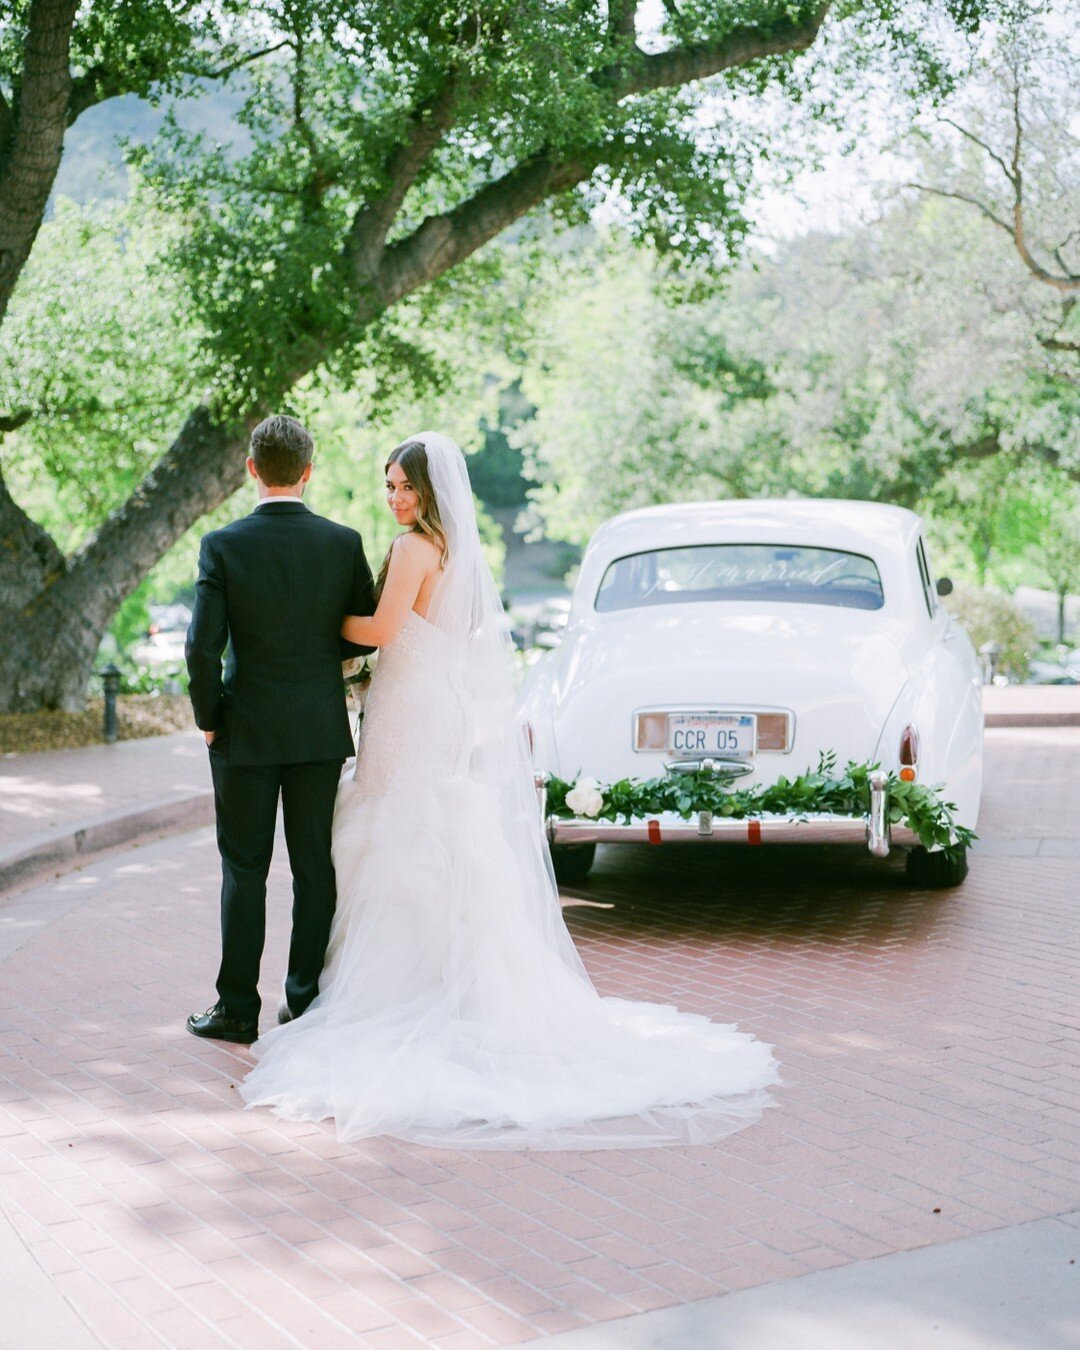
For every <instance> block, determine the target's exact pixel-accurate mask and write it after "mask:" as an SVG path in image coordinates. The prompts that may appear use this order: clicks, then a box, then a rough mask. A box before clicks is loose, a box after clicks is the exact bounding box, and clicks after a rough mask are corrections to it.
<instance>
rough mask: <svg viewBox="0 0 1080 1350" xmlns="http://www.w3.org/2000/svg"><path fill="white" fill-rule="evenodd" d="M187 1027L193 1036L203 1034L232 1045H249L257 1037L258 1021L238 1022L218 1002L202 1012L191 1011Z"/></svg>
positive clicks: (209, 1038)
mask: <svg viewBox="0 0 1080 1350" xmlns="http://www.w3.org/2000/svg"><path fill="white" fill-rule="evenodd" d="M187 1029H188V1031H190V1032H191V1034H192V1035H193V1036H205V1037H206V1038H207V1039H208V1040H211V1041H231V1042H232V1043H233V1044H234V1045H250V1044H251V1042H252V1041H257V1040H258V1039H259V1024H258V1022H238V1021H237V1020H236V1018H235V1017H230V1016H229V1015H228V1013H227V1012H226V1011H225V1009H224V1008H223V1007H222V1006H221V1004H220V1003H215V1004H214V1006H213V1007H212V1008H207V1010H206V1011H205V1012H204V1013H192V1014H191V1016H190V1017H189V1018H188V1020H187Z"/></svg>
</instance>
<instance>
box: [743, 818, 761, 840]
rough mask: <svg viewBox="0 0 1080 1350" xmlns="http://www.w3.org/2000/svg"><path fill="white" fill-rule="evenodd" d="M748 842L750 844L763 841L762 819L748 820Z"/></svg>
mask: <svg viewBox="0 0 1080 1350" xmlns="http://www.w3.org/2000/svg"><path fill="white" fill-rule="evenodd" d="M746 842H747V843H748V844H760V843H761V821H760V820H748V821H747V822H746Z"/></svg>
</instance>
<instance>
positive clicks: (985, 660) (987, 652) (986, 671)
mask: <svg viewBox="0 0 1080 1350" xmlns="http://www.w3.org/2000/svg"><path fill="white" fill-rule="evenodd" d="M1004 650H1005V649H1004V648H1003V647H1002V645H1001V643H1000V642H994V641H990V642H984V643H983V645H982V646H981V647H980V648H979V655H980V656H981V657H982V668H983V684H993V683H994V676H995V675H996V674H997V667H998V661H1000V659H1001V653H1002V652H1003V651H1004Z"/></svg>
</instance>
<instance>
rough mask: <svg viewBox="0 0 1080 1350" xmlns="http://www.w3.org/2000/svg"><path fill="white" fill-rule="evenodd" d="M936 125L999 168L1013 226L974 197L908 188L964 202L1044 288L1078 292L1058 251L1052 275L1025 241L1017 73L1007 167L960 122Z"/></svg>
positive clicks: (1079, 282) (1079, 285)
mask: <svg viewBox="0 0 1080 1350" xmlns="http://www.w3.org/2000/svg"><path fill="white" fill-rule="evenodd" d="M938 121H939V122H944V123H946V124H947V125H948V126H950V127H952V128H954V130H956V131H958V132H959V133H960V135H961V136H964V137H966V139H967V140H969V141H971V143H972V144H973V145H977V146H978V147H979V149H980V150H982V151H984V152H985V154H987V155H988V156H989V157H990V159H992V160H993V162H994V163H995V164H996V165H997V166H998V168H999V169H1000V170H1001V172H1002V174H1003V175H1004V176H1005V180H1006V182H1008V184H1009V186H1010V187H1011V188H1012V206H1011V212H1012V224H1011V225H1010V224H1008V223H1007V222H1006V221H1004V220H1003V219H1002V218H1001V217H1000V216H999V215H998V214H997V213H996V212H995V211H993V210H992V209H991V208H990V207H989V206H987V205H986V203H985V202H982V201H980V200H979V199H978V198H977V197H972V196H969V195H968V194H966V193H963V192H954V191H948V190H946V189H944V188H933V187H927V186H926V185H925V184H923V183H910V184H908V186H909V187H913V188H917V189H918V190H919V191H920V192H931V193H933V194H934V195H935V196H938V197H951V198H952V199H953V200H954V201H958V202H967V203H968V204H969V205H971V206H974V207H976V208H977V209H978V210H979V211H980V212H981V213H982V214H983V215H984V216H985V217H986V219H987V220H989V221H991V222H992V223H993V224H994V225H996V226H998V228H999V229H1002V230H1004V231H1005V233H1006V234H1007V235H1008V236H1009V238H1010V239H1011V240H1012V242H1013V247H1014V248H1015V249H1016V252H1017V253H1018V254H1019V255H1020V258H1021V261H1022V262H1023V264H1024V266H1025V267H1026V268H1027V269H1028V271H1029V272H1030V273H1031V274H1032V276H1033V277H1036V278H1037V279H1038V280H1039V281H1041V282H1043V283H1044V284H1045V285H1047V286H1053V287H1054V288H1055V289H1056V290H1059V291H1066V292H1077V291H1080V276H1078V275H1077V274H1076V273H1074V272H1072V271H1070V269H1069V268H1068V267H1066V266H1065V260H1064V258H1063V257H1062V255H1061V249H1060V248H1058V249H1055V250H1053V253H1054V257H1055V258H1056V259H1057V262H1058V263H1059V265H1060V267H1061V272H1060V274H1059V273H1055V272H1052V271H1050V269H1049V268H1047V267H1044V266H1043V265H1042V263H1040V262H1039V261H1038V259H1037V258H1036V257H1035V255H1034V254H1033V253H1032V251H1031V246H1030V245H1029V243H1028V239H1027V230H1026V226H1025V223H1024V173H1023V165H1022V154H1023V139H1024V126H1023V119H1022V117H1021V115H1020V80H1019V77H1018V76H1017V74H1016V72H1015V71H1014V72H1013V84H1012V123H1013V138H1012V151H1011V154H1010V159H1009V162H1008V163H1006V162H1005V160H1004V159H1003V157H1002V156H1001V155H999V154H998V153H997V151H995V150H993V149H992V148H991V147H990V146H989V145H988V144H987V143H986V141H984V140H982V139H981V138H980V137H979V136H976V135H975V133H974V132H972V131H969V130H968V129H967V127H964V126H961V124H960V123H959V122H955V121H953V119H952V118H951V117H939V118H938Z"/></svg>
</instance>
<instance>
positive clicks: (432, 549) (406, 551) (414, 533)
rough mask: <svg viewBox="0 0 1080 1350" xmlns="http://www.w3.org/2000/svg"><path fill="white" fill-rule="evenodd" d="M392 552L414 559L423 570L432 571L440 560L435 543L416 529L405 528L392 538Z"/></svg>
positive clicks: (440, 556)
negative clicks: (401, 532) (404, 530)
mask: <svg viewBox="0 0 1080 1350" xmlns="http://www.w3.org/2000/svg"><path fill="white" fill-rule="evenodd" d="M394 552H395V553H398V552H400V553H401V554H402V555H403V556H404V557H406V558H413V559H415V560H416V562H418V563H421V564H422V565H423V566H424V568H425V570H432V571H433V570H434V569H435V568H436V567H438V566H439V563H440V562H441V560H442V555H441V554H440V552H439V550H438V548H437V547H436V545H435V544H434V543H432V541H431V540H430V539H429V538H428V537H427V535H425V534H421V533H420V532H419V531H418V530H407V531H406V533H405V534H399V535H398V537H397V538H396V539H395V540H394Z"/></svg>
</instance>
